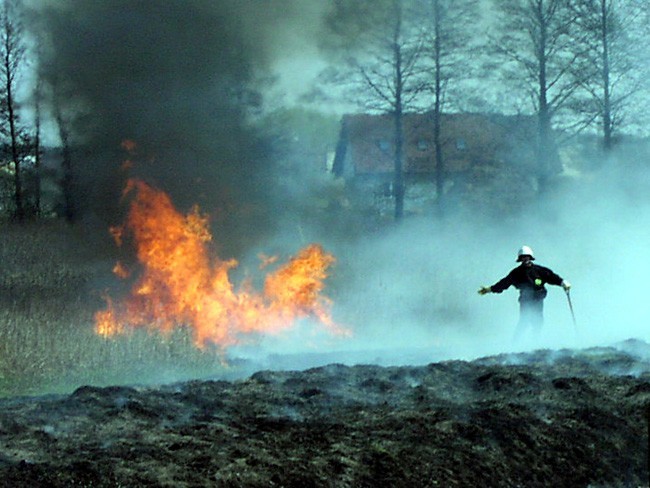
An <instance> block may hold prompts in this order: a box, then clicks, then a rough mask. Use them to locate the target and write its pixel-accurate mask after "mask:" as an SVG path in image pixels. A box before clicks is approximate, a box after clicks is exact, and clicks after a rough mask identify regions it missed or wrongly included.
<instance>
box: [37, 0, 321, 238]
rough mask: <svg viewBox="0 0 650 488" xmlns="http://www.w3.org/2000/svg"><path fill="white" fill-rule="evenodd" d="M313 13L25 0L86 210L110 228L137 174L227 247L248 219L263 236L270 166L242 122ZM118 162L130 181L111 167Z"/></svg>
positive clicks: (116, 0)
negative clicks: (198, 216) (219, 230)
mask: <svg viewBox="0 0 650 488" xmlns="http://www.w3.org/2000/svg"><path fill="white" fill-rule="evenodd" d="M319 8H320V7H319V3H318V2H303V1H298V0H292V1H284V2H265V1H259V0H232V1H218V2H215V1H209V0H164V1H163V0H160V1H154V2H151V1H133V0H109V1H102V2H88V1H85V0H61V1H59V0H57V1H52V2H49V1H34V2H31V10H30V20H29V22H27V24H28V25H29V26H32V27H34V35H35V36H36V37H37V38H38V40H39V42H40V47H39V58H40V59H39V70H40V71H41V74H42V76H44V78H45V80H46V81H47V82H48V87H49V89H50V98H49V100H50V101H51V105H52V108H53V110H55V109H58V110H60V112H61V113H62V116H63V119H64V122H65V125H66V130H68V131H69V132H70V137H71V141H72V144H73V145H74V148H75V151H76V153H75V157H74V161H73V163H74V165H75V169H76V172H77V174H78V175H79V176H78V177H79V179H80V181H79V187H80V188H83V189H84V191H85V194H81V195H78V197H80V198H83V201H84V204H85V205H84V207H85V210H87V211H90V212H91V213H93V214H95V216H99V217H100V218H101V219H102V220H104V221H105V220H109V221H114V220H116V219H117V218H116V215H115V212H116V211H117V208H116V207H117V205H118V200H119V192H120V190H121V188H122V187H123V183H124V179H125V178H126V177H128V176H139V177H142V178H144V179H146V180H147V181H149V182H150V183H152V184H155V185H157V186H160V187H161V188H163V189H164V190H165V191H167V192H169V193H170V194H171V195H172V198H173V199H174V201H175V202H177V203H178V205H179V206H180V207H181V208H188V207H189V206H190V205H192V204H194V203H198V204H199V205H200V206H201V207H202V208H204V209H205V210H206V211H207V212H209V213H210V214H212V215H214V217H215V223H216V225H222V226H224V228H223V232H224V234H229V235H230V237H231V238H234V237H233V234H237V233H238V232H239V233H243V232H242V229H241V227H242V226H245V225H251V222H254V223H255V225H256V226H257V228H258V229H260V231H261V230H262V229H263V228H264V226H265V225H267V224H268V218H267V217H268V214H267V210H266V209H265V203H266V202H267V201H268V200H269V198H271V197H272V195H271V194H272V192H273V189H271V188H268V186H267V185H265V184H264V183H263V182H264V178H265V177H266V176H267V173H268V172H269V171H270V170H271V168H270V166H271V163H272V161H270V160H269V157H268V156H267V154H266V152H265V149H266V148H265V145H264V141H263V140H262V139H261V138H260V137H259V136H258V134H256V133H255V131H254V130H253V129H252V128H251V124H250V117H251V114H254V113H255V112H256V111H258V110H260V109H261V108H262V105H263V103H264V93H266V92H267V91H269V90H270V89H271V88H273V87H276V86H277V84H278V83H279V82H280V81H281V80H279V79H277V76H276V74H275V71H274V65H275V64H276V62H278V60H282V59H284V58H285V57H286V56H288V52H297V53H300V52H301V49H302V48H300V46H303V45H305V44H307V43H304V42H300V40H301V39H302V38H303V37H304V36H306V35H308V31H309V29H310V27H312V24H311V23H312V22H315V21H316V20H315V19H317V13H318V10H319ZM310 19H314V20H310ZM289 47H291V49H288V48H289ZM124 140H131V141H133V142H135V143H136V150H135V152H134V153H132V154H128V155H127V154H126V153H125V152H124V151H122V150H121V144H122V142H123V141H124ZM127 157H128V158H129V159H130V160H131V162H133V163H135V164H134V165H133V166H132V167H131V169H130V171H129V172H125V171H123V170H121V169H120V168H121V165H122V163H123V161H124V160H125V159H126V158H127ZM241 220H245V221H246V224H243V223H241Z"/></svg>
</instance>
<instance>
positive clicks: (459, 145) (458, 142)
mask: <svg viewBox="0 0 650 488" xmlns="http://www.w3.org/2000/svg"><path fill="white" fill-rule="evenodd" d="M456 149H458V150H459V151H464V150H465V149H467V143H466V142H465V139H463V138H459V139H456Z"/></svg>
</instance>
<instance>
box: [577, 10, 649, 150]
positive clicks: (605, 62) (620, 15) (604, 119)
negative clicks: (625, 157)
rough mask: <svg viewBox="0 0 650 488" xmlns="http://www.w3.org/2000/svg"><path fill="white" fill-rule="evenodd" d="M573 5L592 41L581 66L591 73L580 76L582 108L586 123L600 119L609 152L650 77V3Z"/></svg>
mask: <svg viewBox="0 0 650 488" xmlns="http://www.w3.org/2000/svg"><path fill="white" fill-rule="evenodd" d="M573 8H574V11H575V17H576V19H577V23H578V26H579V27H580V29H581V30H582V32H583V34H584V36H583V38H584V41H585V44H586V49H585V55H584V58H583V59H581V60H579V62H578V63H576V65H575V68H576V71H578V72H580V73H583V74H586V76H582V77H581V78H580V79H582V80H583V83H582V88H583V90H584V94H585V95H586V99H584V98H583V99H582V100H579V101H578V102H577V103H576V109H577V110H578V112H579V113H580V114H581V115H582V116H583V118H584V120H585V124H586V125H588V124H591V123H594V122H596V121H597V122H599V125H600V132H601V134H602V143H603V150H604V151H605V153H609V152H610V151H611V150H612V148H613V144H614V135H615V133H616V131H617V130H618V129H619V127H620V126H621V125H622V123H623V120H624V114H625V113H626V112H627V110H628V109H630V108H631V104H632V103H633V96H634V95H635V94H637V93H639V91H640V90H641V89H642V86H643V81H644V80H645V79H646V77H647V75H648V71H647V69H646V68H645V67H644V66H643V64H644V63H640V62H639V60H640V59H641V56H640V54H641V52H640V50H641V49H646V46H647V44H648V40H649V36H648V33H649V32H648V28H647V21H648V17H647V11H646V10H647V7H642V2H638V1H635V0H576V2H575V3H574V5H573Z"/></svg>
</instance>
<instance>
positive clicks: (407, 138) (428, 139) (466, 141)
mask: <svg viewBox="0 0 650 488" xmlns="http://www.w3.org/2000/svg"><path fill="white" fill-rule="evenodd" d="M433 122H434V119H433V117H432V114H431V113H422V114H415V113H409V114H405V115H404V116H403V134H404V153H403V176H404V181H405V184H406V195H405V201H406V205H407V207H408V206H409V205H410V207H411V209H413V208H416V207H418V206H420V207H421V206H423V205H424V206H426V205H428V204H432V202H433V201H435V200H436V189H435V188H436V184H435V183H436V182H435V178H436V169H437V164H438V162H437V160H436V151H435V147H434V140H433V134H434V130H433ZM440 128H441V134H440V142H441V149H442V156H443V167H442V175H443V179H444V185H443V188H444V192H445V196H447V194H449V196H450V197H453V198H455V199H464V198H468V196H469V194H470V193H472V192H476V191H477V189H478V188H482V187H488V186H490V185H496V186H499V188H498V189H497V188H495V190H498V191H502V190H503V185H504V184H506V180H507V179H508V178H505V179H504V177H503V176H504V174H505V175H510V176H511V177H512V178H510V179H512V180H513V184H519V185H520V184H521V178H524V179H526V178H527V179H529V180H530V184H531V185H534V184H535V183H534V180H535V176H536V175H537V171H536V157H535V142H534V141H535V139H536V128H537V120H536V118H535V117H533V116H524V115H517V116H507V115H498V114H473V113H445V114H442V116H441V120H440ZM394 144H395V142H394V118H393V117H392V116H391V115H370V114H355V115H346V116H344V117H343V119H342V123H341V132H340V137H339V141H338V146H337V150H336V155H335V158H334V162H333V165H332V172H333V173H334V174H335V175H336V176H338V177H342V178H344V179H345V181H346V184H349V185H350V186H351V188H353V190H352V191H353V192H355V193H356V194H357V196H359V197H363V196H364V195H365V196H366V197H368V198H369V199H370V201H369V202H368V203H369V204H371V205H374V206H379V207H385V206H386V205H388V207H390V202H388V201H384V202H382V199H383V200H386V199H388V200H389V199H390V197H391V195H392V182H393V176H394ZM554 160H555V161H557V164H556V165H555V167H554V169H555V170H558V169H559V168H560V164H559V159H557V158H554ZM515 179H518V181H519V183H516V182H515V181H514V180H515ZM413 204H415V206H414V205H413ZM384 210H386V211H389V209H380V211H382V212H383V211H384Z"/></svg>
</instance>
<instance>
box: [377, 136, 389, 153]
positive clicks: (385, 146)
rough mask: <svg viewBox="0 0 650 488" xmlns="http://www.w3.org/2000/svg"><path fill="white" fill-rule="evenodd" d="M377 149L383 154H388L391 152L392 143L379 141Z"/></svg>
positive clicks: (383, 140) (384, 140)
mask: <svg viewBox="0 0 650 488" xmlns="http://www.w3.org/2000/svg"><path fill="white" fill-rule="evenodd" d="M377 147H378V148H379V150H380V151H381V152H383V153H386V154H388V152H389V151H390V142H388V141H387V140H386V139H379V140H378V141H377Z"/></svg>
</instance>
